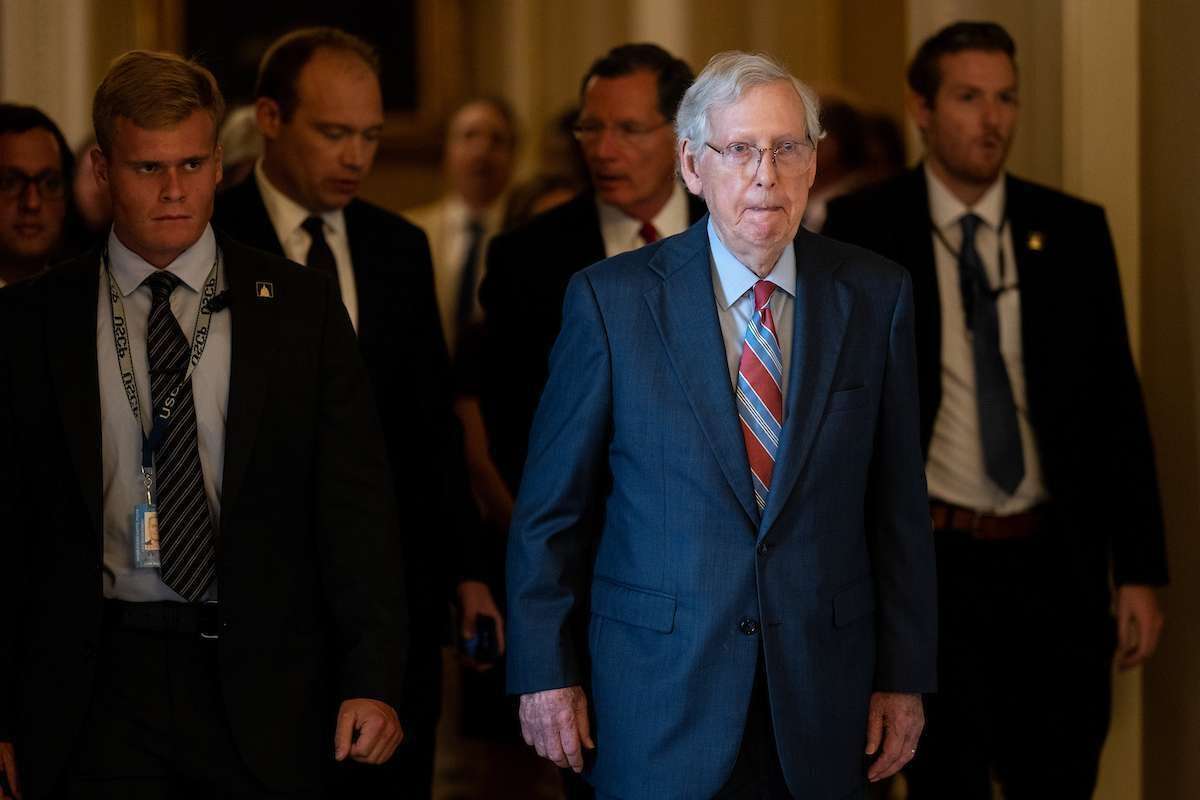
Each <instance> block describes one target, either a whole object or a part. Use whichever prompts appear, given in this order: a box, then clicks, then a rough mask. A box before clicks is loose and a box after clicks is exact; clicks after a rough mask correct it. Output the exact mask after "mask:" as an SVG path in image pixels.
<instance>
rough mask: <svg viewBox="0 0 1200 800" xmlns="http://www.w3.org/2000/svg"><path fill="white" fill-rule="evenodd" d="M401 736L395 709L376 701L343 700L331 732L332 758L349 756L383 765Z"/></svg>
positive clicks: (363, 699) (402, 734)
mask: <svg viewBox="0 0 1200 800" xmlns="http://www.w3.org/2000/svg"><path fill="white" fill-rule="evenodd" d="M403 738H404V731H402V730H401V729H400V718H399V717H398V716H396V709H394V708H392V707H391V706H389V705H388V704H387V703H384V702H381V701H379V700H369V699H366V698H361V697H360V698H355V699H352V700H344V701H343V702H342V706H341V708H339V709H338V718H337V730H336V731H335V732H334V734H333V757H334V758H335V759H336V760H338V761H344V760H345V759H346V756H350V757H351V758H353V759H354V760H355V761H359V762H361V763H363V764H382V763H383V762H385V761H387V760H388V759H389V758H391V757H392V753H395V752H396V746H397V745H399V744H400V740H401V739H403Z"/></svg>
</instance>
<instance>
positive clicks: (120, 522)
mask: <svg viewBox="0 0 1200 800" xmlns="http://www.w3.org/2000/svg"><path fill="white" fill-rule="evenodd" d="M108 254H109V262H110V264H111V266H112V274H113V278H114V279H115V280H116V283H117V287H118V290H119V291H120V293H121V302H122V303H123V304H124V306H125V319H126V324H127V325H128V328H129V341H130V344H131V347H132V350H133V372H134V376H135V378H136V381H137V389H138V399H139V401H140V405H141V413H142V419H141V425H142V426H143V427H142V429H143V430H149V426H150V416H151V413H152V409H151V407H150V379H149V371H150V370H149V365H148V360H147V354H146V324H147V322H148V320H149V316H150V304H151V294H150V288H149V287H147V286H143V285H142V281H144V280H145V279H146V278H147V277H148V276H149V275H151V274H153V273H154V272H156V271H157V269H156V268H155V267H154V266H152V265H151V264H149V263H147V262H146V261H145V260H144V259H142V257H141V256H139V255H137V254H136V253H134V252H133V251H132V250H130V249H129V248H127V247H126V246H125V245H124V244H122V243H121V240H120V239H118V238H117V235H116V233H109V236H108ZM216 254H217V241H216V238H215V237H214V236H213V231H212V227H211V226H209V227H208V228H206V229H205V231H204V233H203V234H202V235H201V236H200V238H199V239H198V240H197V241H196V243H195V244H193V245H192V246H191V247H189V248H188V249H187V250H185V251H183V252H182V253H181V254H180V255H179V257H178V258H176V259H175V260H174V261H173V262H171V264H169V265H168V266H167V267H166V270H167V271H168V272H171V273H174V275H175V276H176V277H178V278H179V279H180V280H181V281H182V283H180V285H179V286H178V287H177V288H176V289H175V291H174V292H172V293H171V313H173V314H174V315H175V319H177V320H179V327H181V328H182V329H183V333H184V336H186V337H187V338H188V341H189V342H190V341H191V337H192V328H193V326H194V323H195V321H196V311H197V310H198V309H199V307H200V295H201V292H202V291H203V289H204V282H205V280H206V279H207V278H208V273H209V270H211V269H212V265H213V259H215V258H216ZM227 286H228V281H227V280H226V275H225V267H224V265H222V267H221V271H220V276H219V280H218V283H217V291H218V292H222V291H224V290H225V288H226V287H227ZM230 333H231V324H230V320H229V312H228V311H218V312H216V313H215V314H213V316H212V322H211V324H210V326H209V335H208V342H207V343H206V344H205V346H204V355H203V357H202V358H201V359H200V363H199V364H197V365H196V369H195V370H194V371H193V373H192V397H193V400H194V401H195V405H196V438H197V444H198V446H199V450H200V467H201V469H202V470H203V471H204V492H205V494H207V495H208V505H209V510H210V511H211V512H212V519H213V525H214V526H215V525H217V524H218V521H219V519H220V512H221V472H222V469H223V468H224V465H225V412H226V406H227V401H228V399H229V358H230V342H231V338H230ZM96 366H97V368H98V369H99V375H100V428H101V436H100V438H101V456H102V461H103V468H104V478H103V480H104V484H103V490H104V571H103V572H104V596H105V597H109V598H115V599H118V600H130V601H134V602H144V601H154V600H171V601H176V602H183V598H182V597H180V596H179V595H178V594H176V593H175V591H174V590H172V589H171V588H170V587H168V586H167V585H166V584H165V583H163V582H162V579H161V578H160V576H159V571H158V570H157V569H155V568H152V567H143V568H141V569H134V566H133V509H134V506H136V505H137V504H138V503H141V502H142V501H143V500H144V498H145V491H144V490H143V488H142V481H141V475H142V473H141V463H142V439H141V436H142V434H141V431H139V430H138V422H137V421H135V420H134V418H133V411H132V409H130V407H129V401H128V399H127V398H126V397H125V391H124V389H123V388H122V386H121V374H120V368H119V367H118V364H117V354H116V349H115V344H114V342H113V329H112V305H111V303H110V302H109V298H108V280H107V278H106V276H105V275H104V267H103V265H101V267H100V296H99V305H98V308H97V313H96ZM214 532H215V529H214ZM206 596H207V597H208V598H209V599H213V598H215V596H216V587H215V586H213V587H210V589H209V592H208V594H207V595H206Z"/></svg>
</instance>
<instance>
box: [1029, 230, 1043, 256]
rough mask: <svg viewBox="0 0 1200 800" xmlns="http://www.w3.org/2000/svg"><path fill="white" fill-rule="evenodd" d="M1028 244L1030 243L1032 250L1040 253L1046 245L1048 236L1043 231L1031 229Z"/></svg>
mask: <svg viewBox="0 0 1200 800" xmlns="http://www.w3.org/2000/svg"><path fill="white" fill-rule="evenodd" d="M1026 244H1028V245H1029V249H1030V250H1033V251H1035V252H1039V253H1040V252H1041V251H1042V248H1043V247H1045V246H1046V236H1045V234H1043V233H1042V232H1041V231H1030V232H1029V239H1028V240H1027V242H1026Z"/></svg>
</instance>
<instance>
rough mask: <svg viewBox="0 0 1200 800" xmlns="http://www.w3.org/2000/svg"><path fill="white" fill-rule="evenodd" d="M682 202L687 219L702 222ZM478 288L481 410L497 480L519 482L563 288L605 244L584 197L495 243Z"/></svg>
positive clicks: (693, 203) (693, 207)
mask: <svg viewBox="0 0 1200 800" xmlns="http://www.w3.org/2000/svg"><path fill="white" fill-rule="evenodd" d="M704 212H705V207H704V202H703V201H702V200H700V199H698V198H696V197H694V196H693V195H691V194H689V195H688V218H689V220H690V221H691V222H695V221H696V220H698V219H699V218H700V217H702V216H703V215H704ZM487 258H488V260H487V274H486V275H485V276H484V279H483V285H482V286H480V289H479V301H480V304H481V305H482V306H483V310H484V314H485V323H484V332H485V335H484V338H483V345H482V349H483V359H482V362H483V363H482V368H481V375H480V381H481V383H480V406H481V409H482V412H483V417H484V422H485V423H486V424H487V429H488V436H489V438H490V444H491V447H492V456H493V458H494V459H495V461H496V465H497V467H499V469H500V474H501V475H502V476H503V477H504V480H505V481H506V482H507V483H508V485H509V487H510V488H512V489H513V490H514V491H515V489H516V487H517V484H518V483H519V482H520V480H521V468H522V467H523V466H524V465H525V450H526V446H527V443H528V439H529V427H530V425H531V424H532V422H533V412H534V409H536V408H537V403H538V398H539V397H541V395H542V389H543V387H545V385H546V375H547V362H548V360H549V358H550V348H551V347H553V346H554V339H555V337H557V336H558V330H559V327H560V326H561V324H562V305H563V297H564V295H565V294H566V290H567V282H568V281H570V279H571V276H573V275H574V274H575V273H576V272H578V271H579V270H581V269H583V268H584V267H587V266H589V265H591V264H595V263H596V262H597V261H603V260H604V237H603V235H602V234H601V232H600V217H599V213H598V212H597V209H596V198H595V195H594V194H592V193H591V192H590V191H585V192H583V193H581V194H579V195H578V196H577V197H575V199H573V200H571V201H570V202H568V203H566V204H565V205H562V206H559V207H558V208H555V209H552V210H550V211H547V212H546V213H544V214H541V215H539V216H537V217H535V218H534V219H532V220H530V222H529V223H528V224H526V225H524V226H523V227H521V228H518V229H517V230H515V231H512V232H510V233H506V234H502V235H500V236H497V237H495V238H494V239H493V240H492V242H491V246H490V247H489V248H488V257H487Z"/></svg>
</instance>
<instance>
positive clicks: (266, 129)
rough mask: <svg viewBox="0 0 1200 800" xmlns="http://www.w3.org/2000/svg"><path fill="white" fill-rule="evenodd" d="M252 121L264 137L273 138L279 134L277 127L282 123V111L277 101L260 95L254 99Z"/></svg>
mask: <svg viewBox="0 0 1200 800" xmlns="http://www.w3.org/2000/svg"><path fill="white" fill-rule="evenodd" d="M254 121H255V122H256V123H257V124H258V131H259V133H261V134H262V135H263V138H264V139H275V138H277V137H278V136H279V128H280V126H282V125H283V112H282V109H280V108H279V103H277V102H276V101H275V100H272V99H271V98H269V97H260V98H258V99H257V100H255V101H254Z"/></svg>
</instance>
